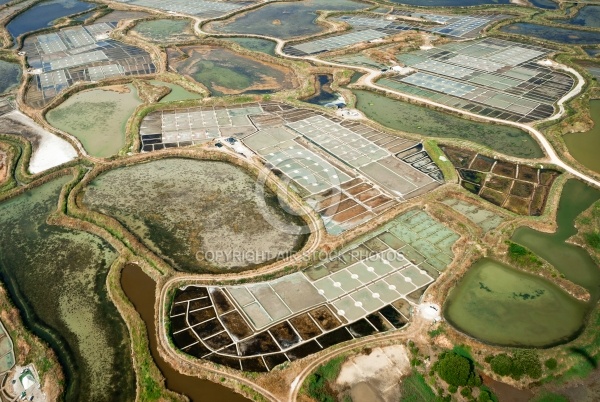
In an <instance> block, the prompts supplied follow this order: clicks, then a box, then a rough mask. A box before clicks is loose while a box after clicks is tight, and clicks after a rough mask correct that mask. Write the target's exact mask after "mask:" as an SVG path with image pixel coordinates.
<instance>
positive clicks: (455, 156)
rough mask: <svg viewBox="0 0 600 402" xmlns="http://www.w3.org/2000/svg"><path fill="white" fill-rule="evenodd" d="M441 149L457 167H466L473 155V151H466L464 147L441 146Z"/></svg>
mask: <svg viewBox="0 0 600 402" xmlns="http://www.w3.org/2000/svg"><path fill="white" fill-rule="evenodd" d="M441 148H442V151H444V153H445V154H446V156H448V159H450V162H452V164H453V165H454V166H456V167H457V168H465V169H467V168H468V167H469V165H470V164H471V161H472V160H473V157H475V152H472V151H468V150H466V149H459V148H451V147H441Z"/></svg>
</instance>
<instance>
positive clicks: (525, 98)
mask: <svg viewBox="0 0 600 402" xmlns="http://www.w3.org/2000/svg"><path fill="white" fill-rule="evenodd" d="M548 53H549V50H548V49H544V48H540V47H536V46H531V45H525V44H520V43H515V42H510V41H505V40H500V39H495V38H488V39H483V40H479V41H475V42H465V43H451V44H445V45H441V46H439V47H437V48H433V49H429V50H419V51H415V52H410V53H406V54H401V55H398V56H397V59H398V60H399V61H401V62H402V63H404V64H405V65H406V66H409V67H411V68H413V69H416V70H417V72H416V73H413V74H411V75H408V76H405V77H401V76H400V77H398V76H396V77H395V76H390V77H386V78H384V79H382V80H381V81H380V82H381V84H383V85H386V86H388V87H390V88H393V89H396V90H399V91H403V92H407V93H411V94H414V95H417V96H421V97H425V98H429V99H432V100H434V101H436V102H439V103H443V104H446V105H449V106H452V107H457V108H460V109H464V110H468V111H471V112H473V113H478V114H481V115H484V116H489V117H495V118H500V119H505V120H510V121H517V122H523V123H527V122H531V121H534V120H541V119H545V118H548V117H550V116H551V115H552V114H553V113H554V103H555V102H556V101H557V100H558V99H560V98H562V97H563V96H564V95H565V94H566V93H568V92H569V91H570V90H571V88H572V86H573V84H574V82H573V79H572V78H571V77H570V76H568V75H567V74H563V73H560V72H556V71H553V70H551V69H549V68H547V67H545V66H542V65H540V64H538V63H536V62H537V61H538V60H539V59H540V58H541V57H543V56H544V55H546V54H548ZM421 71H427V73H423V72H421Z"/></svg>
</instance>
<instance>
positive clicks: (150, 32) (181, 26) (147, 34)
mask: <svg viewBox="0 0 600 402" xmlns="http://www.w3.org/2000/svg"><path fill="white" fill-rule="evenodd" d="M133 32H135V33H137V34H138V35H140V36H141V37H143V38H145V39H148V40H151V41H153V42H158V43H164V42H183V41H189V40H193V39H196V36H194V33H193V31H192V21H191V20H188V19H185V20H172V19H160V20H152V21H142V22H140V23H139V24H137V25H136V26H135V28H134V30H133Z"/></svg>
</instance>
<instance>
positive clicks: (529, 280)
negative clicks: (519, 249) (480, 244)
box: [444, 258, 587, 347]
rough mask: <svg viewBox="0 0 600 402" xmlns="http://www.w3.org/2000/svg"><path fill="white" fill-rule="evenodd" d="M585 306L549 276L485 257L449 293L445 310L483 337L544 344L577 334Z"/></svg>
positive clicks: (463, 327)
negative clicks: (526, 271) (530, 272)
mask: <svg viewBox="0 0 600 402" xmlns="http://www.w3.org/2000/svg"><path fill="white" fill-rule="evenodd" d="M586 310H587V308H586V304H585V303H582V302H579V301H578V300H576V299H574V298H573V297H571V296H570V295H569V294H568V293H566V292H565V291H563V290H562V289H560V288H559V287H558V286H556V285H554V284H553V283H551V282H549V281H547V280H546V279H543V278H541V277H539V276H536V275H531V274H527V273H524V272H521V271H518V270H516V269H514V268H512V267H509V266H508V265H504V264H502V263H500V262H497V261H495V260H491V259H486V258H484V259H481V260H479V261H477V262H476V263H475V264H474V265H473V266H472V267H471V268H469V271H468V272H467V273H466V274H465V276H464V277H463V278H462V279H461V280H460V282H459V283H458V284H457V285H456V287H455V288H454V289H453V290H452V291H451V292H450V295H449V296H448V299H447V300H446V306H445V311H444V314H445V316H446V318H447V319H448V321H449V322H450V323H452V324H453V325H454V326H456V327H457V328H458V329H460V330H461V331H463V332H465V333H466V334H468V335H470V336H473V337H475V338H477V339H479V340H481V341H483V342H486V343H492V344H498V345H506V346H530V347H542V346H548V345H553V344H557V343H563V342H566V341H568V340H569V339H570V338H571V337H572V336H574V335H575V334H577V332H578V331H579V329H580V328H581V327H582V325H583V322H584V319H585V314H586Z"/></svg>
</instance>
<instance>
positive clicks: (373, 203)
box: [365, 195, 390, 208]
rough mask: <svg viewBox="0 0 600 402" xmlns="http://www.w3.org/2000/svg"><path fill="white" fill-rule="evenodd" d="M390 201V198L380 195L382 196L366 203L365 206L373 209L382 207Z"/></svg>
mask: <svg viewBox="0 0 600 402" xmlns="http://www.w3.org/2000/svg"><path fill="white" fill-rule="evenodd" d="M388 201H390V198H389V197H387V196H385V195H380V196H377V197H375V198H372V199H370V200H369V201H367V202H365V205H368V206H369V207H371V208H376V207H378V206H380V205H383V204H385V203H386V202H388Z"/></svg>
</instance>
